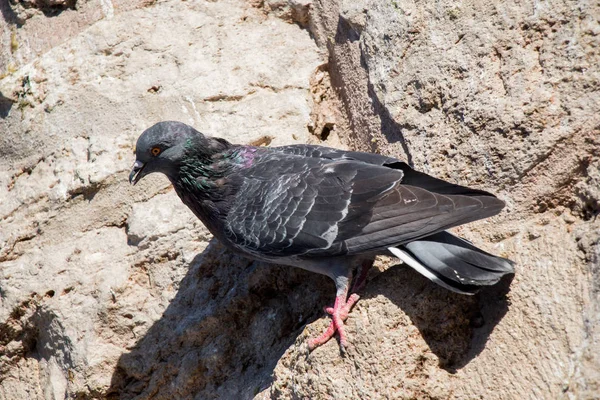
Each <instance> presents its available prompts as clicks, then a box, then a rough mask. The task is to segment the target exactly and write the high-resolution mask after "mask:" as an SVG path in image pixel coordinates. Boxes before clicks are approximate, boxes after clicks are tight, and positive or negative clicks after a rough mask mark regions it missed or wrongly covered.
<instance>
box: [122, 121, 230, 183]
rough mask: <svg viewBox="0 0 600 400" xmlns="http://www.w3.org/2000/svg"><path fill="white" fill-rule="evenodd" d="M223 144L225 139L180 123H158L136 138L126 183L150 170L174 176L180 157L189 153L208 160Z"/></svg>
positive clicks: (177, 170) (134, 180)
mask: <svg viewBox="0 0 600 400" xmlns="http://www.w3.org/2000/svg"><path fill="white" fill-rule="evenodd" d="M225 144H228V142H227V141H225V140H222V139H213V138H209V137H206V136H204V135H203V134H202V133H200V132H198V131H197V130H195V129H194V128H192V127H191V126H189V125H186V124H184V123H182V122H176V121H164V122H159V123H157V124H155V125H153V126H151V127H150V128H148V129H146V130H145V131H144V132H143V133H142V134H141V135H140V137H139V138H138V140H137V144H136V146H135V157H136V160H135V162H134V163H133V167H132V169H131V173H130V174H129V182H130V183H133V184H134V185H135V184H136V183H137V182H138V181H139V180H140V179H142V178H143V177H144V176H146V175H148V174H150V173H152V172H162V173H163V174H165V175H167V177H169V178H170V179H176V177H177V175H178V173H179V167H180V165H181V162H182V160H184V158H185V157H188V156H189V154H190V152H191V153H194V157H197V158H200V159H202V158H206V159H208V158H210V156H211V155H212V154H214V153H215V152H217V151H220V150H222V147H223V146H224V145H225ZM190 149H191V150H190Z"/></svg>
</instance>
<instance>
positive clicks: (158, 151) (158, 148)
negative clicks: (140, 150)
mask: <svg viewBox="0 0 600 400" xmlns="http://www.w3.org/2000/svg"><path fill="white" fill-rule="evenodd" d="M150 153H152V155H153V156H154V157H156V156H157V155H159V154H160V147H153V148H152V150H150Z"/></svg>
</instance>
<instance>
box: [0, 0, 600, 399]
mask: <svg viewBox="0 0 600 400" xmlns="http://www.w3.org/2000/svg"><path fill="white" fill-rule="evenodd" d="M430 3H431V2H429V3H427V2H425V3H423V2H417V1H405V2H399V1H389V2H381V1H372V0H371V1H363V0H358V1H318V0H313V1H310V0H290V1H287V2H286V1H275V0H272V1H268V0H266V1H250V2H244V1H242V0H223V1H217V2H212V1H211V2H202V1H184V2H180V1H173V0H165V1H142V0H140V1H116V0H113V1H111V0H99V1H92V0H88V1H85V0H77V1H25V0H23V1H18V0H10V1H9V2H2V3H0V11H1V13H2V18H1V19H0V20H1V21H2V23H1V24H0V43H2V47H1V51H0V130H1V131H2V133H3V135H2V136H1V138H0V144H1V147H0V155H1V156H2V157H1V158H0V199H1V201H0V224H1V227H2V228H1V230H0V246H1V247H0V399H23V398H32V399H37V398H40V399H62V398H81V399H83V398H123V399H130V398H134V397H136V398H139V399H148V398H154V399H162V398H198V399H204V398H253V397H256V398H259V399H265V398H444V399H445V398H455V399H472V398H485V399H507V398H511V399H539V398H548V399H556V398H582V399H588V398H589V399H592V398H597V393H598V392H600V387H599V386H600V384H599V383H600V357H599V356H598V354H600V344H599V342H598V337H600V306H599V304H600V223H599V221H598V219H597V215H598V212H599V210H600V205H599V202H600V189H599V188H600V155H599V153H600V117H599V115H600V114H599V113H598V111H599V110H600V97H599V96H598V94H597V93H598V90H599V88H600V84H599V82H600V72H599V69H598V65H600V55H599V49H598V45H597V38H598V34H599V33H600V25H599V22H598V15H600V9H599V7H598V5H596V4H593V3H584V2H580V3H576V2H560V1H552V2H542V3H540V2H518V3H517V2H515V3H512V2H508V3H507V2H504V3H502V4H499V3H498V4H493V3H490V2H468V3H456V2H450V1H441V2H435V3H431V4H430ZM166 119H176V120H181V121H183V122H187V123H190V124H192V125H194V126H195V127H196V128H198V129H199V130H201V131H203V132H205V133H209V134H214V135H217V136H221V137H225V138H227V139H228V140H231V141H235V142H240V143H256V144H261V145H280V144H288V143H304V142H314V143H323V144H326V145H331V146H338V147H339V146H346V147H348V148H357V149H362V150H369V151H375V152H380V153H382V154H389V155H393V156H397V157H399V158H402V159H406V160H407V161H409V162H411V163H412V164H414V166H415V167H416V168H418V169H420V170H423V171H425V172H428V173H431V174H434V175H436V176H439V177H442V178H445V179H448V180H451V181H454V182H459V183H462V184H467V185H472V186H476V187H479V188H482V189H487V190H490V191H492V192H494V193H496V194H498V195H499V196H500V197H501V198H502V199H504V200H505V201H506V202H507V207H506V209H505V211H503V212H502V213H501V214H500V215H499V216H496V217H494V218H491V219H489V220H486V221H480V222H477V223H473V224H470V225H468V226H465V227H460V228H458V229H456V231H457V232H458V233H459V234H461V235H463V236H464V237H466V238H467V239H469V240H471V241H473V242H474V243H475V244H476V245H478V246H480V247H482V248H484V249H487V250H489V251H491V252H494V253H497V254H500V255H503V256H505V257H509V258H511V259H513V260H514V261H515V262H516V263H517V267H516V268H517V273H516V275H515V277H514V279H507V280H505V281H503V282H501V283H500V284H499V285H497V286H496V287H493V288H489V289H486V290H483V291H482V292H481V293H480V294H478V295H477V296H474V297H466V296H460V295H456V294H453V293H450V292H447V291H445V290H444V289H441V288H438V287H436V286H435V285H434V284H432V283H430V282H429V281H427V280H426V279H424V278H422V277H421V276H419V275H418V274H417V273H415V272H413V271H412V270H410V269H407V268H405V267H403V266H400V265H397V264H398V263H397V262H395V261H394V260H391V259H381V260H379V261H378V263H377V265H376V266H377V268H375V269H374V270H373V271H372V273H371V274H370V277H369V283H368V285H367V287H366V288H365V290H364V292H363V293H362V299H361V300H360V302H359V303H358V305H357V306H356V307H355V309H354V310H353V312H352V313H351V315H350V317H349V319H348V321H347V326H348V336H349V339H350V342H351V346H350V348H349V349H348V352H347V354H346V355H345V356H341V355H340V353H339V350H338V345H337V343H336V342H333V341H332V342H330V343H328V344H327V345H325V346H323V347H321V348H318V349H317V350H315V351H313V352H312V353H310V354H309V353H308V351H307V348H306V341H307V338H308V337H310V336H313V335H316V334H318V333H319V332H320V331H321V330H322V329H324V328H325V326H326V325H327V324H328V322H329V321H328V320H327V319H326V318H325V317H324V316H323V313H322V311H321V306H322V305H324V304H327V303H329V302H331V301H332V297H333V291H334V289H333V284H332V283H331V282H329V281H328V280H327V278H323V277H320V276H317V275H315V274H311V273H308V272H305V271H302V270H299V269H293V268H287V267H279V266H270V265H264V264H261V263H255V262H251V261H248V260H245V259H243V258H240V257H238V256H235V255H233V254H231V253H229V252H228V251H226V250H225V249H223V248H222V247H221V246H220V245H219V244H218V242H216V241H214V240H212V239H211V237H210V235H209V233H208V232H207V231H206V229H205V228H204V227H203V226H202V225H201V224H200V222H199V221H197V220H196V219H195V218H194V217H193V215H192V214H191V213H190V212H189V211H188V210H187V209H186V208H185V207H184V206H183V205H182V204H181V203H180V202H179V200H178V199H177V197H176V195H175V194H174V192H173V190H172V189H171V188H170V187H169V185H168V182H167V181H166V179H164V178H163V177H160V176H156V177H155V176H151V177H149V178H147V179H145V180H144V181H142V182H141V183H140V184H139V185H137V186H136V187H130V186H129V184H128V182H127V173H128V169H129V167H130V165H131V163H132V161H133V156H132V150H133V144H134V142H135V139H136V138H137V136H138V135H139V134H140V133H141V132H142V131H143V129H145V128H146V127H148V126H149V125H151V124H152V123H154V122H156V121H159V120H166Z"/></svg>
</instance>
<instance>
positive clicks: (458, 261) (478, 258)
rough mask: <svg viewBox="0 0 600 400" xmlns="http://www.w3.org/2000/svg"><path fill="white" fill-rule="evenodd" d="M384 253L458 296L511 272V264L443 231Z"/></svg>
mask: <svg viewBox="0 0 600 400" xmlns="http://www.w3.org/2000/svg"><path fill="white" fill-rule="evenodd" d="M388 250H389V251H390V252H391V253H392V254H393V255H395V256H396V257H398V258H399V259H400V260H402V261H403V262H404V263H406V264H408V265H409V266H411V267H412V268H414V269H415V270H417V272H419V273H420V274H422V275H424V276H425V277H427V278H429V279H430V280H432V281H433V282H435V283H437V284H438V285H440V286H443V287H444V288H446V289H448V290H451V291H453V292H456V293H461V294H474V293H476V292H477V291H478V290H479V288H480V287H481V286H489V285H493V284H495V283H497V282H498V281H499V280H500V278H502V277H503V276H504V275H507V274H513V273H514V271H515V270H514V267H513V266H514V263H513V262H512V261H510V260H508V259H506V258H502V257H497V256H494V255H492V254H489V253H486V252H485V251H483V250H481V249H478V248H477V247H475V246H473V245H472V244H471V243H469V242H467V241H466V240H464V239H461V238H459V237H457V236H454V235H452V234H450V233H448V232H445V231H444V232H439V233H436V234H434V235H431V236H427V237H424V238H422V239H419V240H415V241H413V242H410V243H406V244H403V245H400V246H397V247H390V248H388Z"/></svg>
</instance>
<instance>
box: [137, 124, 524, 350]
mask: <svg viewBox="0 0 600 400" xmlns="http://www.w3.org/2000/svg"><path fill="white" fill-rule="evenodd" d="M135 156H136V160H135V162H134V164H133V167H132V170H131V173H130V175H129V181H130V183H133V184H134V185H135V184H136V183H137V182H139V180H140V179H142V178H143V177H144V176H146V175H148V174H150V173H153V172H161V173H163V174H164V175H166V176H167V178H168V179H169V180H170V182H171V184H172V185H173V187H174V188H175V191H176V193H177V195H178V196H179V198H180V199H181V201H182V202H183V203H184V204H185V205H186V206H187V207H189V208H190V209H191V210H192V211H193V213H194V214H195V215H196V216H197V217H198V218H199V219H200V220H201V221H202V222H203V223H204V225H205V226H206V227H207V228H208V229H209V230H210V232H211V233H212V234H213V235H214V236H215V237H216V238H217V239H218V240H219V241H221V242H222V243H223V244H224V245H225V246H226V247H227V248H229V249H231V250H232V251H234V252H236V253H239V254H241V255H244V256H246V257H248V258H251V259H254V260H260V261H265V262H268V263H276V264H280V265H289V266H294V267H299V268H303V269H306V270H309V271H312V272H316V273H319V274H322V275H326V276H328V277H329V278H331V279H332V280H333V281H334V282H335V287H336V297H335V302H334V305H333V307H326V308H325V311H326V312H327V313H328V314H330V315H331V322H330V324H329V327H328V328H327V329H326V330H325V332H323V334H322V335H320V336H319V337H316V338H313V339H311V340H309V342H308V347H309V349H310V350H312V349H314V348H316V347H318V346H320V345H322V344H324V343H326V342H327V341H328V340H329V339H331V338H332V337H334V335H335V334H336V332H337V334H338V337H339V344H340V347H341V349H342V350H344V349H345V348H346V346H347V344H348V340H347V338H346V334H345V330H344V321H345V320H346V318H347V317H348V314H349V312H350V310H351V308H352V307H353V306H354V304H355V303H356V302H357V301H358V299H359V295H358V294H357V292H359V291H360V290H361V289H362V287H363V286H364V284H365V280H366V276H367V272H368V270H369V268H370V267H371V266H372V264H373V261H374V259H375V257H376V256H377V255H381V254H387V255H392V256H395V257H397V258H399V259H400V260H401V261H402V262H404V263H405V264H407V265H409V266H410V267H412V268H414V269H415V270H416V271H417V272H419V273H421V274H422V275H424V276H425V277H427V278H428V279H430V280H431V281H433V282H435V283H436V284H438V285H440V286H442V287H444V288H446V289H448V290H451V291H453V292H456V293H462V294H474V293H475V292H477V291H478V289H480V288H481V287H482V286H489V285H493V284H495V283H497V282H498V281H499V280H500V279H501V278H502V277H503V276H504V275H506V274H513V273H514V263H513V262H512V261H510V260H508V259H505V258H501V257H497V256H494V255H492V254H489V253H487V252H485V251H483V250H481V249H478V248H477V247H475V246H474V245H473V244H471V243H470V242H468V241H466V240H464V239H461V238H459V237H457V236H455V235H453V234H451V233H449V232H447V231H446V230H447V229H449V228H452V227H455V226H458V225H462V224H466V223H468V222H472V221H476V220H479V219H482V218H487V217H490V216H493V215H495V214H498V213H499V212H500V210H502V208H503V207H504V202H503V201H502V200H500V199H498V198H497V197H495V196H494V195H492V194H490V193H488V192H485V191H483V190H477V189H470V188H468V187H465V186H459V185H456V184H453V183H449V182H446V181H444V180H441V179H437V178H434V177H431V176H429V175H427V174H425V173H422V172H418V171H416V170H414V169H413V168H411V167H410V166H409V165H408V164H406V163H405V162H403V161H400V160H398V159H396V158H392V157H386V156H382V155H379V154H372V153H366V152H358V151H345V150H339V149H333V148H328V147H323V146H317V145H306V144H298V145H288V146H281V147H255V146H247V145H237V144H232V143H230V142H228V141H227V140H225V139H221V138H217V137H210V136H206V135H203V134H202V133H200V132H198V131H197V130H195V129H194V128H193V127H191V126H189V125H186V124H184V123H181V122H175V121H164V122H159V123H157V124H155V125H153V126H152V127H150V128H148V129H147V130H145V131H144V132H143V133H142V134H141V135H140V137H139V138H138V140H137V144H136V149H135ZM353 278H354V279H353ZM351 284H352V287H350V285H351Z"/></svg>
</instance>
